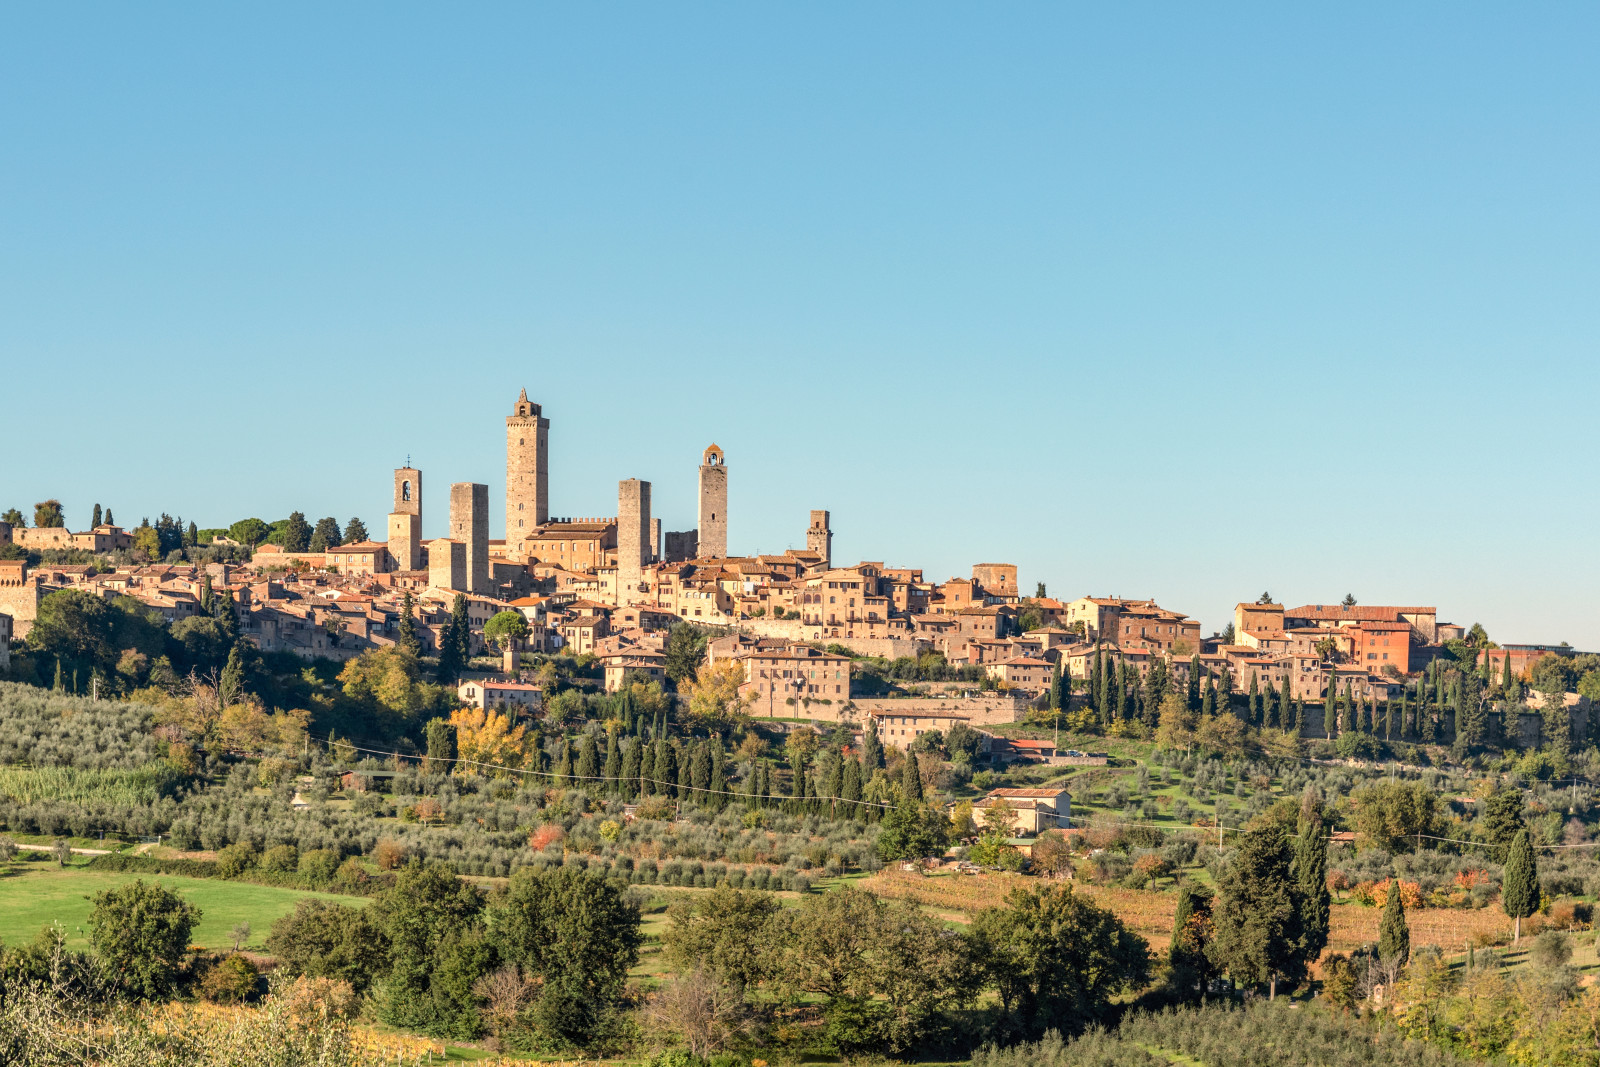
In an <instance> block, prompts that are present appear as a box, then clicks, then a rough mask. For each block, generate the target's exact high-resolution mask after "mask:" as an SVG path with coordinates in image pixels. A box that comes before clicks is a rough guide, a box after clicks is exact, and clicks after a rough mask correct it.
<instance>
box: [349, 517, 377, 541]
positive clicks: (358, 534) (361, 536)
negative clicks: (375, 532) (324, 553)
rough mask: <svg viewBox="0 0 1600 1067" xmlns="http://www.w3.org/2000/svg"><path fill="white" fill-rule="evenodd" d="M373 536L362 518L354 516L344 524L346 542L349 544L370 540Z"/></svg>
mask: <svg viewBox="0 0 1600 1067" xmlns="http://www.w3.org/2000/svg"><path fill="white" fill-rule="evenodd" d="M371 536H372V535H371V534H369V533H367V524H366V523H364V522H362V521H361V520H360V519H354V518H353V519H351V520H350V521H349V522H347V523H345V524H344V543H345V544H347V545H359V544H360V543H361V542H363V541H366V540H369V539H370V538H371Z"/></svg>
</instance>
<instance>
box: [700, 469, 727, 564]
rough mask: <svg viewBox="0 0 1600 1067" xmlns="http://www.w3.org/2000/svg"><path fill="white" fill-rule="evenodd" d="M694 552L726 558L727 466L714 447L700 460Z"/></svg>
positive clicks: (706, 556)
mask: <svg viewBox="0 0 1600 1067" xmlns="http://www.w3.org/2000/svg"><path fill="white" fill-rule="evenodd" d="M696 553H697V554H698V555H700V556H701V557H704V558H707V559H711V558H717V559H722V558H725V557H726V556H727V555H728V467H727V464H726V462H725V459H724V457H723V455H722V449H720V448H718V447H717V446H716V445H712V446H711V447H710V448H708V449H706V452H705V455H704V456H702V457H700V545H699V547H698V548H697V549H696Z"/></svg>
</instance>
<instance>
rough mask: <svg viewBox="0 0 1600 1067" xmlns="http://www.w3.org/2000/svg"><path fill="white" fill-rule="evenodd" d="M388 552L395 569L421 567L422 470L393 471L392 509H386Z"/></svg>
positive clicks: (401, 469) (417, 568)
mask: <svg viewBox="0 0 1600 1067" xmlns="http://www.w3.org/2000/svg"><path fill="white" fill-rule="evenodd" d="M389 555H390V556H392V557H394V566H395V569H396V570H401V571H415V570H421V569H422V472H421V471H419V470H417V468H415V467H401V468H400V469H398V470H396V471H395V472H394V510H393V511H391V512H390V513H389Z"/></svg>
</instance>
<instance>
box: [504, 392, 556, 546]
mask: <svg viewBox="0 0 1600 1067" xmlns="http://www.w3.org/2000/svg"><path fill="white" fill-rule="evenodd" d="M549 521H550V420H549V419H547V418H545V417H544V416H543V415H541V414H540V413H539V405H538V404H535V403H533V402H532V401H531V400H529V399H528V391H527V390H526V389H524V390H523V391H522V395H521V396H519V397H517V406H516V407H515V408H514V409H513V410H512V413H511V414H510V415H509V416H508V417H507V418H506V552H507V554H509V555H511V556H512V557H513V558H517V557H520V556H521V554H522V539H523V538H524V537H527V536H528V535H529V534H531V533H533V531H534V527H536V526H541V525H543V524H544V523H547V522H549Z"/></svg>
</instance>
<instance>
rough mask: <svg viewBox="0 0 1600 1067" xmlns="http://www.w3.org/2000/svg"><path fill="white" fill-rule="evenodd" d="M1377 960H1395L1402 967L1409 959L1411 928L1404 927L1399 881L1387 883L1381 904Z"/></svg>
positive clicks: (1395, 879) (1396, 879)
mask: <svg viewBox="0 0 1600 1067" xmlns="http://www.w3.org/2000/svg"><path fill="white" fill-rule="evenodd" d="M1378 958H1379V959H1381V960H1384V961H1389V960H1397V961H1399V964H1400V966H1402V967H1404V966H1405V965H1406V963H1407V961H1409V960H1410V959H1411V928H1410V927H1409V926H1407V925H1406V906H1405V904H1404V903H1403V902H1402V901H1401V900H1400V879H1398V878H1394V879H1391V880H1390V882H1389V896H1388V899H1387V900H1385V901H1384V902H1383V919H1382V920H1381V921H1380V922H1379V923H1378Z"/></svg>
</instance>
